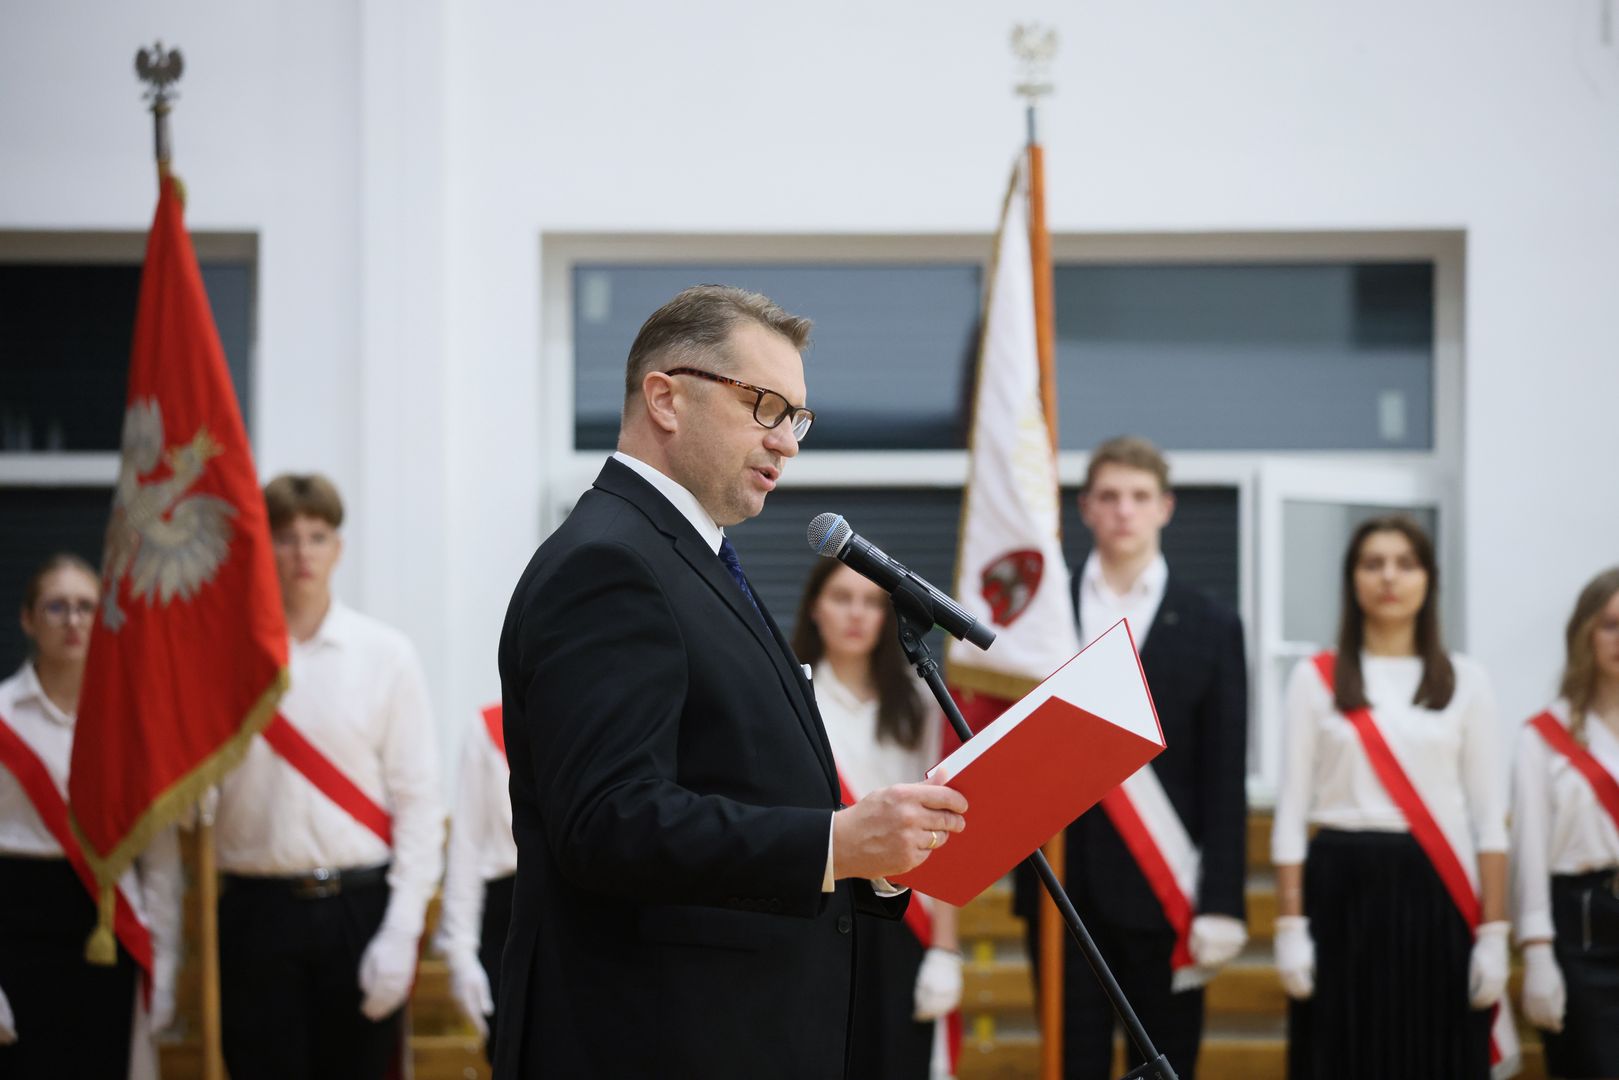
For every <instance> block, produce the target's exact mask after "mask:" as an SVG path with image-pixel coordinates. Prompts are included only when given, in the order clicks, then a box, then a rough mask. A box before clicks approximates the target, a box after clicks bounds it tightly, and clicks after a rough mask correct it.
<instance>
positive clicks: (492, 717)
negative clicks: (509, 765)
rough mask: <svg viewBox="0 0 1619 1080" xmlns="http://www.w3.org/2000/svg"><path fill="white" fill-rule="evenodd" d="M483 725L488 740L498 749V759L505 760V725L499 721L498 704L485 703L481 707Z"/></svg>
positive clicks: (499, 709) (499, 708)
mask: <svg viewBox="0 0 1619 1080" xmlns="http://www.w3.org/2000/svg"><path fill="white" fill-rule="evenodd" d="M483 727H484V730H485V731H487V732H489V741H490V742H492V743H494V744H495V749H496V750H499V751H500V760H502V761H505V760H506V725H505V724H503V723H502V722H501V707H500V706H499V705H485V706H484V709H483Z"/></svg>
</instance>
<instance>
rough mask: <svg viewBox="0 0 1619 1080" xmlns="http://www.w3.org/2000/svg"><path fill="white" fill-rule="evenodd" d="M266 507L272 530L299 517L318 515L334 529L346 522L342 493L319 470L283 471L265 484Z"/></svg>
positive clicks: (314, 516)
mask: <svg viewBox="0 0 1619 1080" xmlns="http://www.w3.org/2000/svg"><path fill="white" fill-rule="evenodd" d="M264 506H265V509H266V510H268V511H269V512H270V528H271V530H275V529H279V528H281V527H282V526H284V525H287V524H289V523H291V521H292V519H293V518H295V517H299V516H302V517H312V518H319V519H320V520H321V521H324V522H325V523H326V524H328V525H330V526H331V527H332V528H334V529H336V528H341V527H342V525H343V499H342V496H340V495H338V493H337V485H336V484H333V483H332V482H331V481H330V480H328V479H326V477H324V476H322V475H321V474H320V473H282V474H281V475H280V476H278V477H276V478H275V479H274V480H271V481H270V482H269V483H268V484H265V485H264Z"/></svg>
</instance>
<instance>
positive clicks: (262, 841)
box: [215, 599, 444, 934]
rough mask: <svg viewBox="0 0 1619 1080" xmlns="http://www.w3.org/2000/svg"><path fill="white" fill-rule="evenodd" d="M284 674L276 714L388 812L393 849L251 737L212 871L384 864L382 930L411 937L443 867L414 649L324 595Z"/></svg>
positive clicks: (219, 824) (440, 820) (433, 769)
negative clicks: (325, 605) (314, 623)
mask: <svg viewBox="0 0 1619 1080" xmlns="http://www.w3.org/2000/svg"><path fill="white" fill-rule="evenodd" d="M288 666H289V668H290V672H289V674H290V676H291V686H290V688H289V689H288V690H287V693H286V696H285V697H283V698H282V699H281V709H280V711H281V714H282V715H283V716H285V717H286V718H287V720H288V722H289V723H291V724H292V725H293V727H295V728H297V729H298V732H299V733H300V734H301V735H303V736H304V738H306V739H307V740H309V742H310V743H312V744H313V745H314V746H315V748H316V749H317V750H319V751H320V752H321V754H323V755H324V756H325V757H326V758H327V759H328V760H329V761H331V762H332V764H333V765H335V766H337V768H338V769H339V770H341V771H342V773H343V774H344V775H345V776H347V777H348V778H349V780H351V781H353V782H354V784H355V786H357V787H358V788H359V789H360V790H361V791H363V792H365V794H366V795H367V796H369V797H370V798H371V799H372V800H373V801H375V802H376V803H377V804H378V805H379V806H381V807H382V808H383V809H385V810H386V811H388V813H389V815H391V817H392V819H393V846H392V848H391V849H390V848H389V846H388V845H387V844H385V843H384V842H383V841H382V839H381V838H380V837H378V836H377V835H376V834H375V833H373V832H372V831H371V830H370V829H368V828H366V827H365V826H364V825H361V824H360V823H359V822H358V821H356V820H354V818H353V817H351V816H350V815H349V814H348V812H347V811H345V810H343V809H342V808H341V807H339V806H338V805H337V804H336V803H334V802H332V801H331V800H330V799H329V798H327V797H326V796H325V795H324V794H322V793H321V791H320V790H319V789H318V788H316V787H315V786H314V784H312V783H310V782H309V780H307V779H305V777H304V775H303V774H302V773H300V772H299V771H298V770H297V769H295V768H293V767H292V766H291V765H289V764H287V762H286V761H284V760H282V758H281V757H280V755H278V754H277V753H276V752H275V751H274V750H272V749H270V745H269V744H268V743H267V742H265V741H264V739H263V737H262V736H255V737H254V739H253V741H252V743H251V744H250V745H249V747H248V751H247V755H246V757H244V758H243V760H242V764H241V765H240V766H238V767H237V768H236V770H235V771H234V772H232V773H230V774H229V775H228V776H226V777H225V780H224V781H223V783H221V785H220V793H219V812H218V816H217V818H216V825H215V828H216V836H217V838H218V845H219V865H220V867H221V869H223V870H225V871H227V872H230V873H235V874H249V875H285V874H304V873H308V872H309V871H311V870H315V869H317V868H322V867H324V868H329V869H331V868H335V869H357V868H361V867H370V866H380V865H382V864H383V863H389V864H390V867H389V870H388V885H389V887H390V888H391V889H392V895H391V896H390V898H389V901H388V912H387V915H386V916H385V917H384V923H383V924H384V926H386V927H389V928H392V929H395V930H398V931H400V932H402V933H414V934H420V933H421V930H422V919H423V916H424V915H425V913H426V910H427V903H428V900H429V899H431V897H432V895H433V890H434V889H435V888H436V887H437V885H438V880H439V872H440V870H441V868H442V857H441V851H442V845H443V843H444V805H443V799H442V796H441V794H440V791H439V771H438V760H437V755H436V754H435V752H434V748H435V747H436V746H437V745H438V737H437V733H436V732H435V731H434V729H433V719H432V715H431V713H430V711H429V708H428V701H427V686H426V681H425V680H424V679H423V677H422V669H421V663H420V661H419V660H418V659H417V657H416V650H415V649H414V648H413V647H412V646H411V644H410V642H409V641H408V640H407V639H406V638H405V636H404V635H403V634H401V633H400V632H399V631H397V630H395V629H393V628H392V627H389V626H387V625H384V624H383V623H381V622H378V621H377V620H376V619H373V618H370V617H368V616H365V615H361V614H360V613H359V612H357V611H354V610H353V609H352V608H349V607H346V606H344V605H343V604H341V603H339V602H338V601H337V600H335V599H334V600H333V601H332V604H331V608H330V609H329V610H328V611H327V613H326V617H325V618H324V619H323V620H321V624H320V628H319V629H317V630H316V631H315V634H314V636H313V637H311V638H310V639H309V640H308V641H292V642H289V645H288Z"/></svg>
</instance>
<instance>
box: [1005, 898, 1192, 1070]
mask: <svg viewBox="0 0 1619 1080" xmlns="http://www.w3.org/2000/svg"><path fill="white" fill-rule="evenodd" d="M1020 869H1021V868H1020ZM1029 876H1030V877H1032V876H1033V875H1029ZM1032 888H1033V889H1035V890H1037V891H1038V892H1039V894H1040V895H1041V896H1044V895H1045V889H1044V888H1043V887H1042V886H1041V885H1039V884H1038V882H1036V883H1034V884H1033V885H1032ZM1076 892H1077V891H1076ZM1073 900H1074V904H1075V908H1076V910H1078V912H1079V915H1080V918H1081V919H1082V920H1083V921H1084V923H1085V929H1087V930H1089V931H1090V933H1091V937H1092V938H1094V939H1095V941H1096V947H1097V949H1098V950H1100V951H1101V953H1102V959H1103V960H1105V961H1106V962H1107V965H1108V967H1109V968H1110V969H1112V971H1113V977H1114V978H1116V979H1117V980H1118V981H1119V988H1120V989H1121V990H1123V991H1124V996H1125V997H1127V998H1129V999H1130V1004H1131V1006H1132V1007H1134V1009H1135V1011H1136V1015H1137V1016H1138V1017H1140V1018H1141V1025H1142V1026H1143V1027H1144V1028H1146V1029H1147V1035H1148V1037H1149V1038H1151V1039H1152V1042H1153V1045H1154V1046H1155V1047H1157V1049H1158V1052H1159V1053H1161V1054H1165V1055H1167V1056H1168V1058H1169V1063H1170V1065H1172V1066H1174V1069H1175V1074H1176V1075H1177V1076H1179V1077H1180V1078H1181V1080H1196V1078H1197V1051H1198V1047H1199V1045H1200V1044H1201V1042H1202V1040H1203V991H1202V990H1201V989H1198V990H1183V991H1181V992H1180V993H1178V994H1176V993H1171V992H1170V988H1169V985H1170V966H1169V963H1170V957H1171V955H1172V954H1173V953H1174V951H1175V934H1174V931H1172V930H1170V929H1169V928H1168V924H1167V923H1166V924H1165V927H1164V929H1163V930H1141V929H1136V928H1134V927H1124V926H1116V925H1114V924H1112V923H1110V922H1109V921H1107V920H1105V919H1102V918H1101V917H1099V916H1098V915H1096V913H1095V912H1093V911H1087V910H1086V906H1085V905H1084V904H1083V901H1084V897H1083V895H1082V894H1078V895H1074V896H1073ZM1063 941H1064V949H1063V1028H1062V1039H1063V1042H1062V1061H1063V1076H1064V1077H1065V1078H1066V1080H1110V1078H1111V1077H1113V1075H1114V1073H1113V1037H1114V1032H1115V1030H1120V1031H1122V1030H1123V1026H1122V1025H1121V1024H1119V1022H1118V1016H1117V1015H1116V1014H1115V1013H1114V1011H1113V1003H1112V1002H1111V1001H1109V1000H1108V996H1107V994H1106V992H1104V991H1103V990H1102V984H1101V983H1100V982H1098V981H1097V979H1096V976H1095V975H1094V974H1093V973H1092V972H1091V969H1090V965H1089V964H1087V963H1086V962H1085V954H1084V953H1082V952H1080V951H1079V945H1078V943H1076V942H1075V941H1074V938H1073V935H1072V934H1070V933H1068V929H1067V927H1066V926H1065V927H1064V928H1063ZM1028 943H1029V959H1030V962H1031V963H1032V964H1033V966H1034V971H1035V986H1036V988H1038V987H1039V985H1040V983H1039V972H1040V920H1039V917H1038V915H1036V916H1035V917H1033V918H1030V919H1029V920H1028ZM1124 1053H1125V1062H1126V1065H1125V1071H1127V1072H1128V1071H1129V1070H1131V1069H1135V1068H1138V1067H1140V1066H1141V1065H1142V1064H1144V1062H1143V1060H1142V1058H1141V1055H1140V1054H1139V1053H1138V1052H1137V1051H1136V1048H1135V1046H1134V1044H1132V1043H1131V1042H1130V1040H1129V1038H1128V1037H1126V1038H1125V1040H1124Z"/></svg>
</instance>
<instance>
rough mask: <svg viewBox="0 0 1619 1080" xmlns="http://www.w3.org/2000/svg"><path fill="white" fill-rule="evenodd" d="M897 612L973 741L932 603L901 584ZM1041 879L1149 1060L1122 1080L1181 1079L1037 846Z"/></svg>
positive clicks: (906, 640)
mask: <svg viewBox="0 0 1619 1080" xmlns="http://www.w3.org/2000/svg"><path fill="white" fill-rule="evenodd" d="M893 597H894V613H895V614H896V615H897V616H898V617H899V643H900V646H901V647H902V648H903V649H904V650H905V656H906V659H908V660H910V662H911V663H912V665H914V666H915V668H916V673H917V674H918V675H920V676H922V679H923V680H924V681H925V682H926V683H927V684H928V688H929V689H931V690H932V691H933V696H934V697H935V698H937V699H938V702H939V707H940V708H941V709H943V710H944V714H945V715H946V716H948V717H949V718H950V726H951V727H953V728H955V729H956V734H957V735H958V736H959V737H960V738H961V741H962V742H966V741H967V740H968V739H971V738H972V737H973V733H972V730H971V729H970V728H968V727H967V721H966V720H964V719H962V716H961V710H960V709H958V708H956V702H955V699H954V698H952V697H951V696H950V691H949V690H948V689H947V688H946V687H945V685H944V676H943V675H942V674H940V672H939V665H938V662H937V661H935V660H934V659H933V653H932V650H930V649H929V648H928V645H927V640H926V635H927V633H928V631H930V630H932V629H933V605H932V604H931V603H930V602H929V599H928V597H927V594H926V593H924V592H922V591H921V590H920V589H918V588H917V587H916V586H915V585H913V584H912V583H911V582H909V581H901V582H900V584H899V585H898V587H896V588H895V589H894V593H893ZM1026 861H1027V862H1028V864H1029V865H1030V866H1032V867H1033V868H1034V872H1035V873H1036V874H1038V875H1039V876H1040V881H1041V883H1042V884H1044V885H1045V887H1046V892H1048V893H1050V894H1051V899H1052V901H1053V902H1054V903H1055V904H1056V905H1057V910H1058V911H1060V912H1062V917H1063V921H1064V922H1065V923H1067V924H1068V932H1069V933H1070V934H1071V935H1073V938H1074V941H1076V942H1077V943H1078V944H1079V950H1080V952H1081V953H1083V954H1084V956H1085V962H1086V963H1087V964H1089V965H1090V967H1091V973H1092V974H1094V975H1095V976H1096V981H1097V982H1099V983H1101V984H1102V990H1103V991H1104V992H1105V993H1106V994H1107V997H1108V1000H1109V1001H1110V1002H1112V1003H1113V1011H1114V1012H1116V1013H1117V1014H1118V1016H1119V1020H1120V1021H1122V1022H1123V1024H1124V1030H1125V1033H1126V1034H1127V1035H1129V1036H1130V1041H1131V1042H1132V1043H1134V1044H1135V1048H1136V1052H1137V1053H1139V1054H1140V1055H1141V1059H1142V1060H1143V1061H1144V1062H1146V1064H1144V1065H1142V1066H1141V1067H1140V1068H1139V1069H1135V1070H1132V1071H1131V1072H1128V1073H1126V1074H1125V1075H1124V1077H1123V1078H1122V1080H1155V1078H1156V1080H1178V1078H1177V1077H1176V1075H1175V1070H1174V1068H1173V1067H1172V1066H1171V1065H1170V1064H1169V1059H1168V1058H1167V1057H1165V1056H1164V1055H1162V1054H1160V1053H1159V1052H1158V1050H1157V1048H1156V1047H1154V1046H1153V1044H1152V1039H1151V1038H1150V1037H1149V1036H1148V1035H1147V1029H1146V1028H1144V1027H1142V1026H1141V1018H1140V1017H1138V1016H1137V1015H1136V1011H1135V1009H1134V1008H1133V1007H1132V1006H1131V1005H1130V1001H1129V999H1128V998H1126V997H1125V996H1124V991H1123V990H1122V989H1120V987H1119V981H1118V980H1117V979H1115V978H1114V977H1113V972H1112V971H1111V970H1110V969H1109V968H1108V966H1107V961H1106V960H1104V959H1102V953H1101V951H1100V950H1098V949H1097V947H1096V942H1095V941H1094V940H1092V938H1091V934H1090V931H1089V930H1086V929H1085V924H1084V923H1083V922H1081V921H1080V918H1079V912H1077V911H1075V910H1074V902H1073V901H1072V900H1070V899H1069V898H1068V894H1067V893H1066V892H1065V891H1063V887H1062V885H1061V883H1060V882H1058V881H1057V875H1056V874H1054V873H1053V872H1052V870H1051V864H1050V863H1048V862H1047V861H1046V856H1045V853H1044V852H1042V851H1041V850H1040V849H1039V848H1036V849H1035V851H1034V854H1033V855H1030V856H1029V858H1028V859H1027V860H1026Z"/></svg>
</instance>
